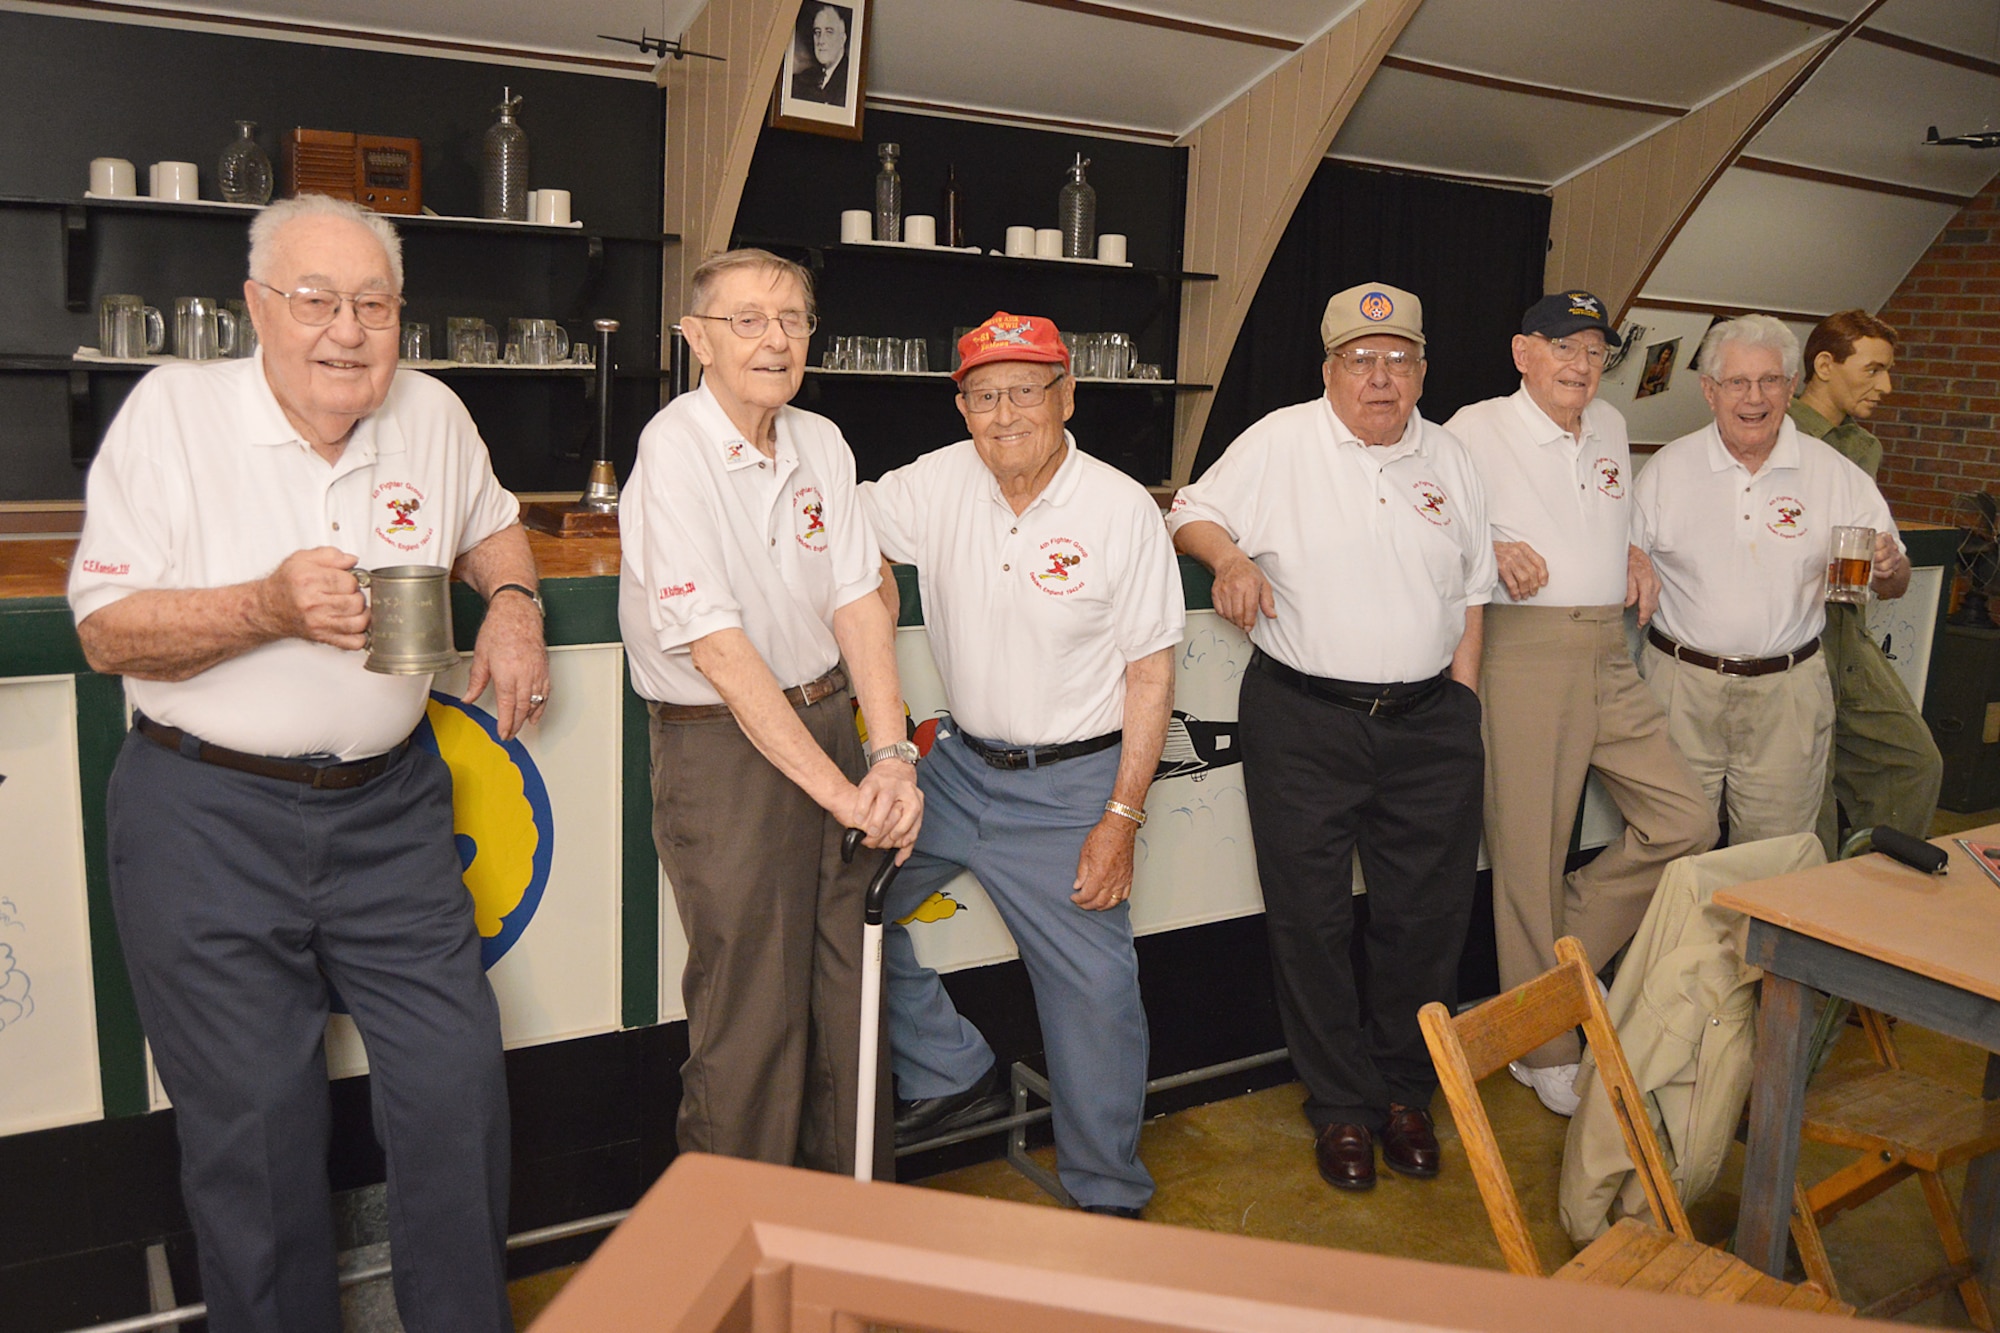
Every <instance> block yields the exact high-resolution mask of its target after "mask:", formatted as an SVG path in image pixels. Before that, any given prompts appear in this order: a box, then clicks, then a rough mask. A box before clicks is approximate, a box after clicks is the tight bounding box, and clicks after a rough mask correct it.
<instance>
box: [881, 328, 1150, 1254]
mask: <svg viewBox="0 0 2000 1333" xmlns="http://www.w3.org/2000/svg"><path fill="white" fill-rule="evenodd" d="M958 347H959V354H960V357H961V360H960V362H959V367H958V370H957V371H956V372H954V374H953V378H954V379H956V380H958V381H959V392H958V410H959V413H960V414H961V415H962V416H964V418H965V424H966V428H967V429H968V430H969V431H970V432H971V438H970V439H967V440H963V441H960V442H959V443H957V444H954V445H951V446H949V447H948V448H944V449H939V450H937V451H936V452H934V453H930V454H926V455H925V456H924V457H922V458H920V459H918V460H917V461H916V462H914V463H911V464H910V465H909V466H907V467H901V468H897V469H896V470H895V471H893V472H891V473H889V474H888V475H887V476H885V477H883V478H882V479H881V480H880V481H876V482H870V483H868V484H867V485H865V486H863V487H862V488H861V494H862V502H863V503H864V504H865V505H866V506H867V508H868V513H869V517H870V518H871V519H872V520H873V523H874V527H875V531H876V533H877V535H878V537H879V539H880V541H881V544H882V552H883V554H884V555H885V556H887V557H888V558H889V559H890V560H896V561H900V562H903V563H907V564H913V565H915V566H916V567H917V580H918V586H919V587H920V589H921V590H922V597H923V607H924V624H925V629H926V630H927V632H928V634H929V636H930V647H931V655H932V656H933V657H934V658H935V659H936V660H937V666H938V674H939V676H941V677H942V678H943V681H944V692H945V700H946V702H947V704H948V705H949V706H950V709H951V713H950V715H949V716H947V717H946V718H945V719H944V720H943V722H942V723H941V725H940V726H939V727H938V729H937V739H936V741H935V743H934V744H933V745H932V747H931V751H930V753H929V754H928V755H926V756H925V757H924V760H923V763H922V764H921V765H919V767H918V774H917V782H918V785H919V786H920V787H921V788H922V789H923V793H924V797H925V804H926V810H927V814H926V816H925V820H924V827H923V832H922V834H921V836H920V837H919V838H918V840H917V849H916V853H915V855H913V856H911V858H910V862H909V864H908V865H907V866H905V867H904V868H903V873H902V875H901V877H900V878H898V879H897V881H896V884H895V887H894V889H893V890H892V891H891V894H890V901H889V904H888V908H889V912H888V915H889V916H890V918H891V919H892V920H893V919H898V918H901V917H904V916H907V915H909V914H910V913H911V912H913V911H915V910H916V908H917V907H918V905H919V904H921V903H922V902H923V901H924V900H925V899H926V898H928V897H929V896H930V895H931V894H932V892H934V891H935V890H937V889H941V888H943V887H944V886H945V885H946V884H948V883H950V882H951V881H952V880H953V879H955V878H956V877H957V876H958V875H959V873H960V872H961V871H965V870H970V871H971V872H972V873H973V874H975V875H977V876H978V877H979V882H980V884H981V885H982V886H984V888H985V889H986V892H987V896H988V897H990V898H991V899H992V900H993V905H994V907H995V908H996V909H998V911H999V913H1000V917H1001V919H1002V920H1003V921H1005V922H1006V923H1007V929H1008V930H1009V931H1011V932H1012V933H1013V936H1014V941H1015V943H1016V944H1017V945H1019V947H1020V950H1021V961H1022V962H1023V963H1024V964H1025V965H1026V966H1027V970H1028V979H1029V981H1030V982H1032V983H1033V985H1034V988H1035V1009H1036V1011H1037V1013H1038V1014H1039V1015H1040V1017H1041V1025H1042V1043H1043V1046H1044V1048H1045V1049H1046V1051H1047V1052H1048V1062H1049V1083H1050V1087H1051V1094H1052V1096H1051V1101H1052V1102H1053V1106H1054V1114H1055V1133H1056V1164H1057V1169H1058V1172H1059V1174H1060V1176H1061V1178H1062V1183H1063V1187H1064V1188H1065V1189H1067V1190H1068V1191H1069V1193H1070V1195H1071V1197H1072V1198H1074V1199H1075V1200H1076V1202H1077V1203H1078V1204H1079V1205H1081V1206H1082V1207H1084V1208H1085V1209H1088V1210H1089V1211H1092V1212H1099V1213H1110V1214H1115V1215H1119V1216H1126V1217H1137V1216H1138V1215H1139V1210H1140V1209H1141V1208H1143V1207H1144V1206H1145V1204H1146V1201H1147V1200H1148V1199H1150V1198H1151V1197H1152V1194H1153V1179H1152V1177H1151V1176H1150V1175H1149V1174H1148V1173H1147V1171H1146V1167H1145V1164H1144V1163H1142V1162H1141V1161H1140V1160H1139V1126H1140V1123H1141V1121H1142V1120H1143V1119H1144V1116H1145V1107H1146V1011H1145V1008H1144V1007H1143V1006H1142V1005H1141V1003H1140V1000H1139V959H1138V955H1137V953H1136V952H1135V951H1134V949H1133V946H1132V918H1131V911H1130V907H1129V904H1128V901H1127V900H1128V899H1129V898H1130V896H1131V893H1132V865H1133V853H1134V846H1135V843H1136V841H1137V837H1138V833H1139V829H1140V826H1141V825H1143V824H1144V823H1145V822H1146V813H1145V806H1146V791H1147V788H1148V787H1149V786H1150V785H1151V783H1152V779H1153V770H1154V768H1155V767H1156V766H1157V765H1158V764H1159V760H1160V750H1161V748H1162V746H1163V745H1164V743H1165V741H1166V735H1167V716H1168V710H1169V707H1170V706H1171V703H1172V699H1173V652H1174V649H1175V648H1176V647H1178V646H1179V644H1180V641H1181V629H1182V624H1183V621H1184V620H1185V618H1186V617H1185V613H1184V611H1183V609H1182V604H1181V580H1180V570H1179V567H1178V566H1177V565H1176V564H1175V562H1174V552H1173V546H1172V544H1171V543H1170V542H1168V540H1167V532H1166V529H1165V527H1163V526H1162V525H1161V523H1160V511H1159V507H1158V506H1157V505H1156V504H1155V503H1154V502H1153V498H1152V497H1151V496H1150V495H1148V494H1147V493H1146V490H1145V488H1144V487H1142V486H1141V485H1139V483H1137V482H1136V481H1133V480H1132V479H1131V478H1130V477H1128V476H1126V475H1125V474H1124V473H1122V472H1120V471H1118V470H1117V469H1116V468H1114V467H1111V466H1109V465H1108V464H1105V463H1101V462H1099V461H1098V460H1097V459H1094V458H1092V457H1090V456H1089V455H1088V454H1086V453H1084V452H1082V451H1081V450H1080V449H1078V448H1077V445H1076V441H1075V440H1074V439H1073V438H1071V436H1070V434H1069V432H1068V431H1067V430H1065V429H1064V428H1063V423H1064V422H1065V421H1067V420H1069V417H1070V413H1071V412H1072V411H1073V410H1074V407H1075V402H1074V400H1073V398H1072V392H1073V390H1072V382H1071V380H1070V374H1069V364H1070V361H1069V350H1068V349H1067V348H1066V347H1064V345H1063V341H1062V337H1061V335H1059V334H1058V333H1057V332H1056V327H1055V325H1054V324H1052V323H1050V322H1049V321H1048V320H1046V319H1042V318H1039V317H1037V316H1032V315H1010V314H1008V313H1006V312H1005V311H1000V312H997V313H995V314H994V315H993V316H992V317H991V318H990V319H988V320H987V321H986V322H985V323H983V324H981V325H980V326H979V327H978V328H976V329H974V330H972V331H971V332H970V333H968V334H966V335H965V337H964V338H962V339H960V340H959V344H958ZM884 575H885V577H884V580H883V583H884V587H885V588H893V586H894V579H893V578H891V577H888V574H887V571H886V569H885V571H884ZM883 959H884V967H885V971H886V973H887V976H888V1005H887V1013H888V1034H889V1040H890V1045H891V1048H892V1051H893V1059H892V1062H893V1065H894V1069H895V1074H896V1081H897V1085H898V1092H899V1093H900V1094H901V1096H902V1098H903V1101H902V1102H899V1104H898V1108H897V1121H896V1127H897V1137H898V1138H899V1139H903V1140H909V1139H912V1138H919V1139H920V1138H923V1137H926V1136H928V1135H935V1134H940V1133H945V1132H948V1131H949V1130H951V1129H953V1128H956V1127H958V1126H960V1125H962V1124H968V1123H971V1122H972V1121H974V1120H975V1119H978V1118H981V1115H982V1113H983V1114H984V1115H991V1114H993V1113H994V1112H996V1111H998V1110H1000V1109H1002V1108H1004V1106H1005V1104H1006V1100H1007V1094H1006V1093H1005V1091H1004V1090H1003V1085H1002V1084H1001V1082H1000V1080H999V1078H998V1070H997V1069H996V1068H995V1062H994V1057H993V1051H992V1049H991V1048H990V1047H989V1046H987V1044H986V1041H985V1039H984V1038H983V1037H981V1036H980V1034H979V1032H978V1030H977V1029H976V1028H974V1027H973V1026H972V1025H971V1024H970V1023H968V1022H966V1021H965V1020H964V1019H963V1018H961V1017H960V1016H959V1014H958V1011H957V1010H956V1009H955V1008H953V1006H952V1002H951V997H950V996H948V995H946V994H945V992H944V988H943V986H941V985H940V984H939V982H938V977H937V973H936V972H933V971H931V970H930V969H929V968H926V967H924V966H923V965H922V964H920V963H918V962H917V959H916V955H915V953H914V951H913V950H912V949H911V946H910V940H909V935H908V933H907V932H906V931H905V930H904V929H903V928H902V927H901V926H892V927H891V928H890V930H889V932H888V934H887V935H886V936H885V938H884V949H883Z"/></svg>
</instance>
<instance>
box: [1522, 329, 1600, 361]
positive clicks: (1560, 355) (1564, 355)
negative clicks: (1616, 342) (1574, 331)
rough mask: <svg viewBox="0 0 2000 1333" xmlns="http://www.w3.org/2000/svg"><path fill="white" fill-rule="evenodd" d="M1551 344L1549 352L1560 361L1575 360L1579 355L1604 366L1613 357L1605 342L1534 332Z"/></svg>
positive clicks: (1536, 335)
mask: <svg viewBox="0 0 2000 1333" xmlns="http://www.w3.org/2000/svg"><path fill="white" fill-rule="evenodd" d="M1532 336H1534V337H1537V338H1540V339H1541V340H1542V341H1543V342H1545V343H1547V344H1548V345H1549V354H1550V355H1551V356H1553V357H1555V359H1556V360H1558V361H1563V362H1569V361H1574V360H1576V359H1577V358H1578V357H1582V358H1583V359H1584V360H1586V361H1588V362H1590V364H1591V365H1593V366H1602V365H1603V364H1604V363H1605V362H1606V361H1608V360H1610V359H1611V349H1610V348H1609V347H1607V346H1605V345H1604V344H1603V343H1586V342H1578V341H1577V340H1576V339H1574V338H1550V337H1548V336H1546V335H1544V334H1540V333H1537V334H1534V335H1532Z"/></svg>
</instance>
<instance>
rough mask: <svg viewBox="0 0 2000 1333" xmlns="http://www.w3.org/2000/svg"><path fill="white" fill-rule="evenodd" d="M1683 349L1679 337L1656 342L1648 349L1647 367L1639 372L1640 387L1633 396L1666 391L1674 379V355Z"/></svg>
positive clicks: (1650, 394)
mask: <svg viewBox="0 0 2000 1333" xmlns="http://www.w3.org/2000/svg"><path fill="white" fill-rule="evenodd" d="M1680 350H1681V340H1680V339H1679V338H1673V339H1669V340H1668V341H1666V342H1663V343H1654V344H1653V345H1652V346H1651V347H1648V348H1647V349H1646V361H1645V369H1644V370H1642V371H1641V372H1640V373H1639V388H1638V390H1637V391H1636V392H1634V393H1633V395H1632V397H1633V398H1635V399H1638V398H1651V397H1652V396H1653V395H1654V394H1660V393H1665V392H1666V391H1667V386H1668V385H1669V384H1671V383H1673V379H1674V357H1675V355H1676V354H1677V353H1679V351H1680Z"/></svg>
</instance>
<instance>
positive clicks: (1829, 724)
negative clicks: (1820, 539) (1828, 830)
mask: <svg viewBox="0 0 2000 1333" xmlns="http://www.w3.org/2000/svg"><path fill="white" fill-rule="evenodd" d="M1689 646H1690V647H1696V648H1699V647H1700V645H1699V644H1690V645H1689ZM1702 651H1704V652H1706V651H1707V650H1706V649H1703V650H1702ZM1639 673H1640V674H1641V675H1643V676H1644V677H1645V678H1646V684H1647V685H1648V686H1649V687H1650V688H1651V689H1652V691H1653V695H1654V697H1655V698H1657V699H1658V700H1659V701H1660V706H1661V707H1663V708H1665V709H1666V710H1667V733H1668V734H1669V735H1670V736H1672V737H1673V738H1674V744H1676V745H1678V746H1679V747H1680V750H1681V753H1682V754H1684V755H1686V756H1687V761H1688V765H1689V766H1690V767H1691V768H1693V769H1694V771H1695V775H1696V776H1697V777H1699V778H1700V779H1701V785H1702V790H1703V791H1704V792H1706V793H1707V796H1708V800H1709V802H1710V804H1711V805H1713V804H1714V803H1715V802H1716V801H1717V800H1718V799H1721V798H1723V797H1724V794H1725V792H1726V793H1727V795H1726V799H1727V801H1728V811H1729V842H1730V845H1731V846H1741V845H1743V844H1744V843H1747V842H1758V841H1760V840H1762V839H1764V838H1778V837H1783V836H1784V835H1785V834H1788V833H1811V832H1813V831H1814V829H1815V826H1816V825H1817V824H1818V822H1819V798H1820V792H1821V790H1822V788H1823V787H1824V786H1825V784H1826V756H1827V750H1828V748H1829V746H1830V744H1831V741H1832V737H1833V687H1832V685H1831V684H1829V683H1828V680H1827V674H1826V655H1825V654H1824V653H1814V654H1813V655H1812V656H1811V657H1809V658H1807V659H1806V660H1805V661H1803V662H1801V663H1799V665H1797V666H1795V667H1793V668H1792V669H1791V670H1789V671H1777V672H1773V673H1772V674H1770V675H1768V676H1725V675H1723V674H1721V673H1720V672H1717V671H1710V670H1709V669H1707V668H1706V667H1698V666H1695V665H1693V664H1692V663H1688V662H1682V661H1679V660H1678V659H1675V658H1672V657H1669V656H1667V655H1666V654H1665V653H1663V652H1661V651H1660V650H1659V649H1658V648H1655V647H1654V646H1653V645H1652V644H1651V643H1648V644H1647V645H1646V649H1645V652H1644V654H1643V655H1642V656H1641V657H1640V659H1639Z"/></svg>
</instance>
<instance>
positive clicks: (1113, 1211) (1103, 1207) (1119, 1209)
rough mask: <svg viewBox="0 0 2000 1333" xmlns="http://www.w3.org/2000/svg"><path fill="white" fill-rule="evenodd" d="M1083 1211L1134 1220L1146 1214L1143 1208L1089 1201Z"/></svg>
mask: <svg viewBox="0 0 2000 1333" xmlns="http://www.w3.org/2000/svg"><path fill="white" fill-rule="evenodd" d="M1083 1211H1084V1212H1086V1213H1096V1214H1098V1215H1099V1216H1101V1217H1129V1218H1131V1219H1132V1220H1133V1221H1134V1222H1136V1221H1138V1220H1139V1219H1140V1217H1141V1216H1143V1215H1144V1210H1143V1209H1139V1208H1127V1207H1126V1206H1125V1205H1123V1204H1119V1203H1087V1204H1084V1205H1083Z"/></svg>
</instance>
